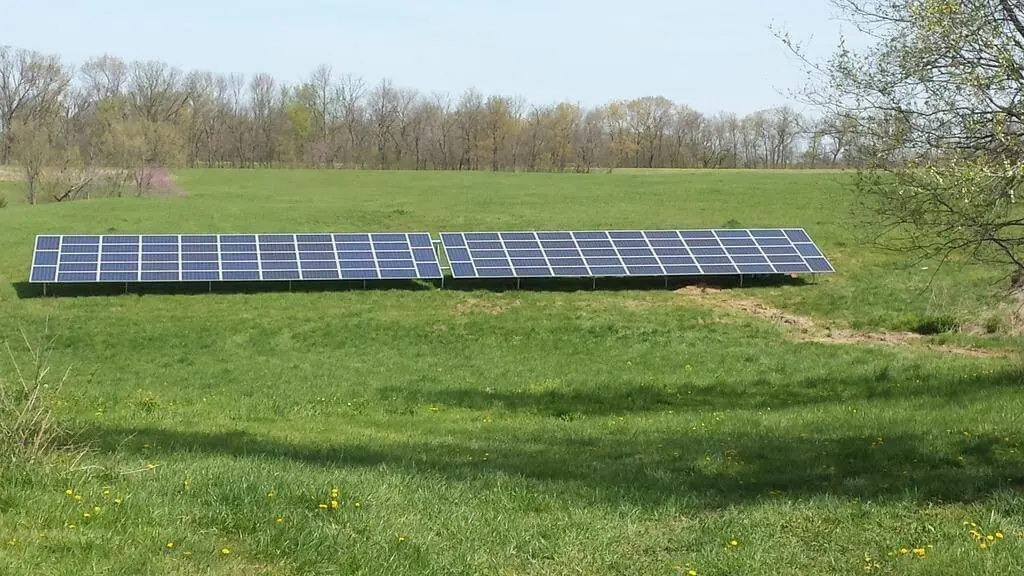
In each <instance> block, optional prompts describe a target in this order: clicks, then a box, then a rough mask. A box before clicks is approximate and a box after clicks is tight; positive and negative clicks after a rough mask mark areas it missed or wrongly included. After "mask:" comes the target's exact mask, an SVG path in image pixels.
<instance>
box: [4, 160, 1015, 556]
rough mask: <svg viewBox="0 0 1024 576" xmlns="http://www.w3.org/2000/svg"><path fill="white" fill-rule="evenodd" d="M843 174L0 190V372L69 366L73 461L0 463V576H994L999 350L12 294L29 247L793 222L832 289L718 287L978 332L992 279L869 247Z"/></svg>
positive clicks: (800, 309)
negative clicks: (59, 194)
mask: <svg viewBox="0 0 1024 576" xmlns="http://www.w3.org/2000/svg"><path fill="white" fill-rule="evenodd" d="M844 181H845V176H843V175H842V174H834V173H808V174H802V173H764V172H756V173H743V172H702V173H678V174H677V173H664V174H663V173H658V174H612V175H604V174H601V175H596V174H595V175H589V176H578V175H490V174H447V173H424V174H413V173H372V172H307V171H194V172H192V171H189V172H183V173H181V174H180V175H179V182H180V184H181V186H182V187H183V189H184V190H186V191H187V195H185V196H182V197H173V198H142V199H110V200H94V201H90V202H81V203H76V204H66V205H45V206H38V207H34V208H32V207H27V206H24V205H21V204H19V203H12V205H11V206H10V207H8V208H6V209H3V210H0V335H2V336H3V337H5V338H6V339H8V340H9V341H10V343H11V346H12V349H13V350H14V351H15V356H16V357H18V358H19V359H20V360H22V361H23V362H24V360H25V354H24V353H23V352H21V349H20V348H19V339H20V334H19V331H20V330H25V331H26V332H27V333H28V334H29V335H30V337H32V338H38V335H39V334H40V333H41V332H42V331H43V329H44V326H47V325H48V327H49V331H50V333H52V334H57V335H58V339H57V341H56V344H55V349H54V352H53V355H52V357H51V360H50V365H51V366H52V369H53V371H54V372H55V373H59V372H61V371H63V370H64V369H66V368H67V367H69V366H70V367H71V378H70V380H69V382H68V383H67V384H66V385H65V387H64V388H63V390H62V391H61V392H60V394H59V395H56V397H55V398H54V399H53V400H54V402H55V403H56V407H57V412H58V414H59V415H60V417H61V418H62V419H63V421H64V422H66V423H67V424H68V425H69V426H71V427H72V428H73V429H75V430H78V431H80V433H79V435H78V437H77V440H78V441H79V442H80V443H84V444H86V445H88V446H89V448H90V450H89V452H88V453H87V454H86V455H85V456H84V457H82V458H81V459H79V460H71V459H70V458H59V459H55V460H54V461H52V462H48V463H46V464H45V465H44V466H38V465H36V466H30V465H27V464H24V463H21V462H16V463H13V464H7V463H5V464H4V465H3V468H2V469H0V546H2V547H0V573H3V574H14V575H20V574H65V573H72V572H74V573H103V574H112V573H121V574H142V573H169V574H243V573H244V574H254V573H255V574H260V573H266V574H688V573H690V571H691V570H692V571H694V572H696V573H697V574H700V575H705V574H708V575H711V574H864V573H878V574H1000V575H1002V574H1014V573H1019V572H1021V570H1022V569H1024V501H1022V498H1021V497H1022V488H1024V456H1022V453H1021V450H1022V449H1024V445H1022V444H1024V426H1022V424H1024V422H1022V420H1024V418H1022V416H1021V415H1022V414H1024V387H1022V383H1024V380H1022V378H1021V373H1020V371H1019V370H1018V364H1017V363H1016V361H1015V359H1014V357H1013V354H1012V352H1013V350H1014V349H1015V348H1016V347H1017V346H1018V345H1019V340H1018V339H1017V338H1015V337H1010V336H1003V337H997V338H984V337H978V336H958V337H956V339H957V340H958V341H961V342H962V343H967V344H971V345H976V346H981V347H990V348H993V349H995V350H997V351H999V352H1001V355H999V356H991V357H974V356H964V355H957V354H951V353H947V352H942V351H938V350H934V349H928V348H925V347H923V346H919V345H906V346H887V347H884V346H867V345H840V344H820V343H810V342H797V341H796V340H794V339H793V338H792V333H791V332H790V329H789V328H788V327H786V326H782V325H777V324H773V323H771V322H768V321H765V320H761V319H757V318H752V317H748V316H745V315H743V314H741V313H738V312H734V311H729V310H725V309H718V308H713V307H709V305H708V304H706V303H704V302H703V301H701V300H695V299H692V298H687V297H686V296H684V295H680V294H676V293H674V292H673V291H671V290H665V289H664V288H658V287H657V284H658V283H657V282H654V283H605V286H604V289H601V288H602V284H601V283H599V289H598V290H596V291H593V290H590V286H589V283H586V282H584V283H580V284H576V283H563V284H559V285H556V286H551V285H546V286H545V289H530V286H529V285H528V286H527V287H526V288H527V289H524V290H518V291H517V290H512V289H506V288H507V285H502V284H501V283H500V282H499V283H490V284H480V283H470V284H465V283H462V284H460V283H455V284H454V285H449V286H448V288H446V289H444V290H438V289H436V288H435V287H429V286H425V287H416V286H389V287H388V289H381V290H373V289H370V290H363V289H361V288H359V287H355V289H345V290H331V291H295V292H287V291H283V290H272V291H258V292H238V291H234V292H232V291H230V290H227V289H225V288H224V287H217V288H216V291H215V293H213V294H208V293H196V292H183V293H177V294H166V293H153V292H151V293H145V290H144V289H142V290H136V291H134V292H133V293H131V294H127V295H116V294H110V295H88V296H86V295H79V296H67V297H61V298H38V297H29V296H30V295H31V292H32V291H31V290H29V289H28V288H27V287H26V286H25V285H24V284H23V283H24V282H25V279H26V278H27V273H28V262H29V259H30V255H31V246H32V238H33V236H34V235H35V234H37V233H47V232H66V233H71V232H83V233H104V232H114V231H117V232H134V233H138V232H209V231H217V232H220V231H223V232H236V231H237V232H243V231H245V232H254V231H260V232H263V231H266V232H274V231H288V232H302V231H334V230H338V231H342V230H423V231H429V232H434V233H436V232H438V231H443V230H460V229H461V230H468V229H480V230H487V229H566V228H575V229H579V228H636V227H643V228H665V227H671V228H675V227H702V226H720V225H724V224H725V223H727V222H728V221H730V220H734V221H736V222H739V223H740V224H742V225H744V226H751V227H753V226H790V225H792V226H800V227H804V228H806V229H807V230H808V231H809V232H810V233H811V234H812V236H813V237H814V238H815V240H817V241H818V243H819V244H820V245H821V246H822V247H823V248H824V249H825V250H826V252H827V253H828V256H829V257H830V258H831V259H832V260H833V262H834V264H835V265H836V267H837V268H838V270H839V273H838V274H836V275H834V276H828V277H820V278H819V279H818V280H817V282H816V283H812V284H804V285H796V284H790V285H782V286H763V287H754V288H744V289H736V290H732V291H730V296H735V297H740V298H749V299H763V300H764V301H766V302H771V303H773V304H774V305H776V306H779V307H782V308H784V309H786V310H788V311H791V312H793V313H799V314H807V315H811V316H813V317H814V318H815V319H816V321H818V322H819V323H822V324H832V325H836V326H840V327H849V326H852V327H855V328H860V329H886V328H899V327H901V326H902V325H904V324H906V323H907V322H908V318H911V319H915V318H923V317H927V316H929V315H942V314H953V315H957V316H958V317H962V318H964V319H966V320H968V321H976V319H978V318H983V317H984V316H985V314H986V313H987V312H986V309H987V307H988V306H990V305H991V304H992V303H993V294H994V292H995V289H994V288H993V286H992V280H993V279H994V278H996V277H997V276H998V272H993V271H987V272H986V271H980V270H971V269H966V270H956V271H954V270H949V271H940V273H939V274H938V275H937V276H935V278H934V279H933V278H932V275H931V272H934V270H927V271H926V270H921V268H922V267H923V266H925V265H927V264H915V265H913V266H910V265H908V264H904V263H903V261H902V260H900V259H898V258H896V257H894V256H892V255H886V254H882V253H880V252H879V251H877V250H873V249H871V248H870V247H869V246H867V245H866V244H865V242H864V240H863V237H864V235H863V234H861V230H859V229H858V227H857V226H856V225H854V224H853V223H852V222H853V220H852V219H851V218H850V217H849V206H850V202H849V199H848V196H847V194H846V193H845V191H844ZM15 186H16V184H14V183H0V193H7V194H9V195H13V194H15V193H16V188H15ZM527 284H529V283H527ZM943 338H945V339H950V337H948V336H947V337H940V338H939V341H942V339H943ZM3 366H4V374H5V375H7V374H9V373H10V371H9V369H8V365H7V364H6V363H5V364H4V365H3ZM23 367H24V366H23ZM54 377H56V374H54ZM332 489H336V490H337V493H336V494H337V496H336V497H335V498H332V492H331V491H332ZM69 490H70V494H68V493H67V491H69ZM332 500H333V501H334V502H337V507H336V508H335V507H334V506H333V505H332ZM87 514H88V517H86V515H87ZM972 523H973V524H974V526H972ZM972 530H974V531H975V534H974V535H972V534H971V531H972ZM988 537H991V540H989V538H988ZM979 538H980V542H979ZM981 542H983V543H984V546H982V545H981Z"/></svg>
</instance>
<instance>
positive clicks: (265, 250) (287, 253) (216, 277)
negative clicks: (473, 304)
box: [29, 232, 442, 283]
mask: <svg viewBox="0 0 1024 576" xmlns="http://www.w3.org/2000/svg"><path fill="white" fill-rule="evenodd" d="M335 239H339V240H357V241H358V242H353V243H351V245H352V246H354V247H356V248H359V250H357V251H356V252H351V253H348V254H347V255H346V253H345V252H344V246H345V244H341V243H338V242H335V241H334V240H335ZM304 242H305V243H306V244H309V251H308V252H306V255H308V256H309V257H310V258H311V259H307V258H305V257H304V249H303V243H304ZM328 242H329V243H328ZM375 244H383V245H384V246H385V247H386V248H389V249H390V250H389V251H388V252H381V253H380V255H381V256H382V257H385V258H387V262H386V263H385V264H383V265H382V263H381V262H380V261H379V260H378V257H377V255H378V253H377V252H376V250H375V249H374V245H375ZM413 244H415V245H417V246H418V248H417V249H418V250H419V252H414V251H413V248H414V246H413ZM321 245H322V249H321ZM424 246H425V247H426V249H425V250H424ZM432 246H433V243H432V240H431V238H430V234H428V233H423V232H420V233H416V234H407V233H398V232H390V233H385V234H344V235H334V234H327V233H325V234H266V235H257V234H249V235H243V234H224V235H217V234H190V235H168V234H161V235H153V234H143V235H124V234H118V235H116V236H115V235H96V236H85V235H75V236H60V235H48V236H37V237H36V240H35V244H34V253H33V256H32V267H31V270H30V273H29V282H31V283H54V282H57V283H64V282H75V283H95V282H117V283H125V282H178V281H185V282H189V281H197V282H200V281H201V282H214V281H260V280H289V281H291V280H296V281H301V280H338V279H358V280H374V279H386V278H393V279H410V280H411V279H417V278H424V279H426V278H433V279H439V278H441V277H442V273H441V265H440V262H438V260H437V253H436V252H435V251H434V250H433V248H432ZM364 247H365V250H362V248H364ZM353 254H357V255H359V256H361V257H363V258H364V260H362V261H359V262H351V263H352V264H355V266H351V267H349V266H346V265H345V264H344V263H343V260H345V259H346V257H348V256H352V255H353Z"/></svg>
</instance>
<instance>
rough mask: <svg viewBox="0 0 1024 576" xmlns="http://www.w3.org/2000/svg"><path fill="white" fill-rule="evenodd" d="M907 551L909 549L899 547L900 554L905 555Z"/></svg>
mask: <svg viewBox="0 0 1024 576" xmlns="http://www.w3.org/2000/svg"><path fill="white" fill-rule="evenodd" d="M909 552H910V550H907V549H906V548H900V556H906V555H907V554H908V553H909Z"/></svg>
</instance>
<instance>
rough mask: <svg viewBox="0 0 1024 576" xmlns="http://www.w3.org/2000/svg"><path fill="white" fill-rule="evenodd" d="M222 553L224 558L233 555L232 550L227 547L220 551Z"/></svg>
mask: <svg viewBox="0 0 1024 576" xmlns="http://www.w3.org/2000/svg"><path fill="white" fill-rule="evenodd" d="M220 553H221V554H223V555H224V556H227V555H228V554H231V548H228V547H226V546H225V547H224V548H221V549H220Z"/></svg>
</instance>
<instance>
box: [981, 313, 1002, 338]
mask: <svg viewBox="0 0 1024 576" xmlns="http://www.w3.org/2000/svg"><path fill="white" fill-rule="evenodd" d="M1003 324H1004V321H1003V318H1002V317H1001V316H989V317H988V320H985V332H986V333H988V334H995V333H997V332H1000V331H1001V330H1002V329H1003Z"/></svg>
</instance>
